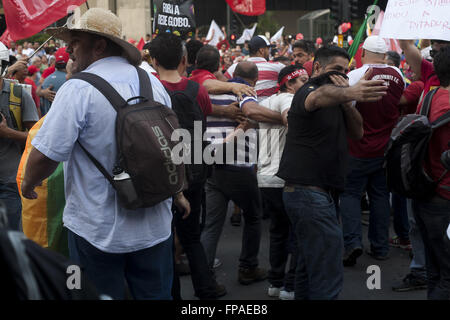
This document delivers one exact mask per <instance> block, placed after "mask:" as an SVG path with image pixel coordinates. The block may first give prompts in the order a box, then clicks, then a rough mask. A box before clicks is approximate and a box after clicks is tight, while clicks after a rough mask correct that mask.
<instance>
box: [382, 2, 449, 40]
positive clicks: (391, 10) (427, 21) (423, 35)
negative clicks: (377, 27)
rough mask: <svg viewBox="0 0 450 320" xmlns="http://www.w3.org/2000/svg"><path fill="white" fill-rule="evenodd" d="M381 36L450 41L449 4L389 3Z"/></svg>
mask: <svg viewBox="0 0 450 320" xmlns="http://www.w3.org/2000/svg"><path fill="white" fill-rule="evenodd" d="M380 36H381V37H382V38H391V39H435V40H447V41H450V0H389V2H388V4H387V7H386V12H385V14H384V19H383V25H382V26H381V31H380Z"/></svg>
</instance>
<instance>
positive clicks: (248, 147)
mask: <svg viewBox="0 0 450 320" xmlns="http://www.w3.org/2000/svg"><path fill="white" fill-rule="evenodd" d="M228 81H229V82H235V83H243V84H246V85H249V84H248V83H247V82H246V81H245V80H243V79H241V78H233V79H231V80H228ZM209 98H210V99H211V104H215V105H219V106H228V105H230V104H232V103H233V102H239V107H240V108H241V109H242V106H243V105H244V104H245V103H247V102H249V101H254V102H256V103H257V98H256V97H254V96H245V95H244V96H243V98H242V100H239V98H238V97H237V96H236V95H234V94H233V93H226V94H220V95H213V94H210V95H209ZM238 125H239V123H238V122H236V121H234V120H232V119H229V118H221V117H215V116H207V118H206V126H207V127H206V133H205V134H206V137H207V140H208V141H210V142H211V144H213V145H221V144H222V143H223V141H224V140H225V138H226V137H227V136H228V135H229V134H231V133H233V131H234V130H235V128H236V127H237V126H238ZM245 133H246V136H248V137H247V138H246V139H245V140H243V139H238V141H237V144H236V147H237V148H235V150H236V152H235V154H234V157H233V158H234V161H233V162H227V163H226V164H229V165H234V166H239V167H251V166H253V165H254V164H256V163H257V160H258V159H257V133H256V129H249V130H247V131H246V132H245ZM216 150H217V149H216ZM250 152H251V153H252V155H250ZM227 159H228V158H227Z"/></svg>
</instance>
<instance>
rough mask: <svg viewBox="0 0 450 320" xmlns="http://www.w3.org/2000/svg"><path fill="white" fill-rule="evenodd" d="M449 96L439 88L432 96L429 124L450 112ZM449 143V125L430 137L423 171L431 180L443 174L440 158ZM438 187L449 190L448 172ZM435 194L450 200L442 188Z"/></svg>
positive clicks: (448, 192)
mask: <svg viewBox="0 0 450 320" xmlns="http://www.w3.org/2000/svg"><path fill="white" fill-rule="evenodd" d="M449 99H450V95H449V92H448V90H445V89H442V88H440V89H439V90H438V91H437V92H436V93H435V95H434V97H433V100H432V101H431V107H430V114H429V115H428V119H430V121H431V122H433V121H436V120H437V119H438V118H439V117H440V116H442V115H443V114H444V113H446V112H448V111H450V100H449ZM421 107H422V103H421V104H420V105H419V106H418V108H417V112H419V111H420V108H421ZM449 142H450V123H447V124H445V125H444V126H442V127H440V128H438V129H436V130H435V131H434V132H433V135H432V136H431V140H430V143H429V145H428V156H427V159H426V160H425V171H426V172H427V173H428V174H429V175H430V176H431V177H432V178H433V179H439V178H440V177H441V175H442V173H444V171H445V169H444V166H443V165H442V163H441V156H442V153H443V152H444V151H447V150H448V149H449V146H448V143H449ZM439 186H445V187H446V188H450V172H449V173H447V174H446V175H445V176H444V178H443V179H442V180H441V182H440V183H439ZM436 191H437V193H438V194H439V195H440V196H441V197H443V198H445V199H449V200H450V190H445V189H443V188H437V190H436Z"/></svg>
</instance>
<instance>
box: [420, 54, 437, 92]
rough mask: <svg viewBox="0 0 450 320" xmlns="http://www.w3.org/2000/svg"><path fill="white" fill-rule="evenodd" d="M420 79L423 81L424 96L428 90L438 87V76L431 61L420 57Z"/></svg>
mask: <svg viewBox="0 0 450 320" xmlns="http://www.w3.org/2000/svg"><path fill="white" fill-rule="evenodd" d="M420 81H422V82H423V83H424V87H423V97H425V95H426V94H427V93H428V92H430V91H431V90H433V89H436V88H437V87H439V86H440V85H441V82H440V81H439V78H438V77H437V75H436V73H435V72H434V66H433V63H431V62H430V61H428V60H425V59H422V66H421V74H420ZM421 100H422V99H421Z"/></svg>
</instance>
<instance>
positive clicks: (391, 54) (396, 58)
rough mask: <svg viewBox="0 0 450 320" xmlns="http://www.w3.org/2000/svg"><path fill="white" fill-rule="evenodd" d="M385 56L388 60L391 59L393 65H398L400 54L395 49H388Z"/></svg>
mask: <svg viewBox="0 0 450 320" xmlns="http://www.w3.org/2000/svg"><path fill="white" fill-rule="evenodd" d="M386 56H387V59H388V60H391V61H392V62H393V63H394V66H396V67H397V68H398V67H399V66H400V61H401V59H402V58H401V57H400V55H399V54H398V53H397V52H395V51H388V52H386Z"/></svg>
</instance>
